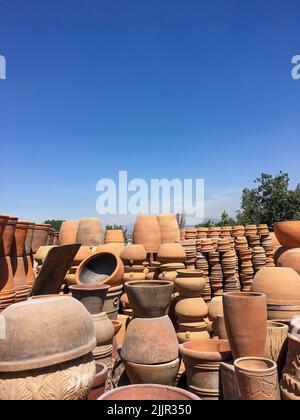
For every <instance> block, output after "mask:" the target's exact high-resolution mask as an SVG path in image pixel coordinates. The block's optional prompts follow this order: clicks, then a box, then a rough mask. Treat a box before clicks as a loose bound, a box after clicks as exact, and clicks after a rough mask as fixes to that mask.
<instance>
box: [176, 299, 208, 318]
mask: <svg viewBox="0 0 300 420" xmlns="http://www.w3.org/2000/svg"><path fill="white" fill-rule="evenodd" d="M175 313H176V316H177V318H179V320H180V321H186V322H199V321H201V320H203V319H204V318H205V317H206V315H207V305H206V303H205V302H204V300H203V299H202V298H200V297H199V298H187V299H185V298H182V299H180V300H179V301H178V302H177V303H176V306H175Z"/></svg>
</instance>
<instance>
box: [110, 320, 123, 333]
mask: <svg viewBox="0 0 300 420" xmlns="http://www.w3.org/2000/svg"><path fill="white" fill-rule="evenodd" d="M111 323H112V324H113V327H114V335H116V334H118V332H119V331H120V329H121V328H122V322H121V321H118V320H117V319H114V320H112V321H111Z"/></svg>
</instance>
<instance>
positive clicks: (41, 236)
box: [32, 224, 51, 254]
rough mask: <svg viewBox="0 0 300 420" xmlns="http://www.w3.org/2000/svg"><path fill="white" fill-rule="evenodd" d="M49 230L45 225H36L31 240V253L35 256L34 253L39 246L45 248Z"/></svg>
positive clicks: (48, 226) (49, 227)
mask: <svg viewBox="0 0 300 420" xmlns="http://www.w3.org/2000/svg"><path fill="white" fill-rule="evenodd" d="M50 229H51V225H46V224H36V225H35V229H34V233H33V240H32V252H33V253H34V254H35V253H36V251H37V250H38V249H39V247H40V246H46V244H47V239H48V233H49V231H50Z"/></svg>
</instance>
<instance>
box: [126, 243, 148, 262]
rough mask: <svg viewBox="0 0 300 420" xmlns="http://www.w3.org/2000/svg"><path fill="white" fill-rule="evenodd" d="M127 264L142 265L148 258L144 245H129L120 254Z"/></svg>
mask: <svg viewBox="0 0 300 420" xmlns="http://www.w3.org/2000/svg"><path fill="white" fill-rule="evenodd" d="M120 257H121V259H122V261H123V262H124V264H125V265H140V264H143V262H144V261H145V260H146V258H147V253H146V250H145V248H144V247H143V245H127V246H125V248H124V249H123V251H122V252H121V254H120Z"/></svg>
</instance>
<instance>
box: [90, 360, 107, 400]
mask: <svg viewBox="0 0 300 420" xmlns="http://www.w3.org/2000/svg"><path fill="white" fill-rule="evenodd" d="M107 375H108V368H107V366H106V365H105V364H104V363H101V362H96V377H95V379H94V383H93V386H92V389H91V390H90V392H89V395H88V398H87V399H88V401H96V400H97V399H98V398H99V397H101V395H103V394H104V392H105V382H106V379H107Z"/></svg>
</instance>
